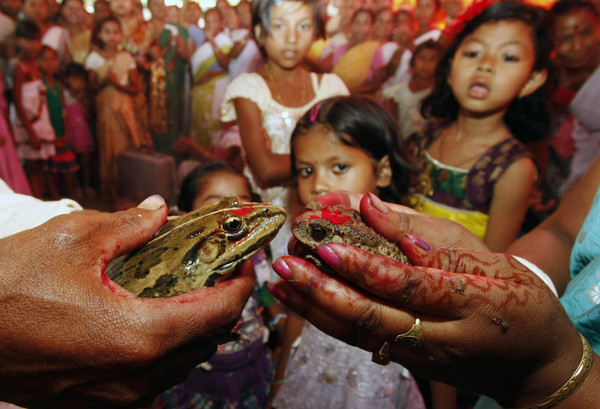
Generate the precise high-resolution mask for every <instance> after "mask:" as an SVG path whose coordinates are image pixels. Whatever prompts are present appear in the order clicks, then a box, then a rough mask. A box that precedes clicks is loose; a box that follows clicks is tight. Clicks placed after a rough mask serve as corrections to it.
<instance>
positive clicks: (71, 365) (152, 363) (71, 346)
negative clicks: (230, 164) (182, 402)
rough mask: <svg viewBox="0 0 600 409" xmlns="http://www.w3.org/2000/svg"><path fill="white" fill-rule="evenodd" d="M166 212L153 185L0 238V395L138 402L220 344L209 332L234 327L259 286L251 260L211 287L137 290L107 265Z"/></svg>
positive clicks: (19, 399) (64, 404) (49, 403)
mask: <svg viewBox="0 0 600 409" xmlns="http://www.w3.org/2000/svg"><path fill="white" fill-rule="evenodd" d="M166 217H167V206H166V205H165V203H164V201H163V200H162V199H160V198H158V197H156V196H155V197H152V198H149V199H148V200H147V201H145V202H144V203H142V205H140V206H139V207H138V208H133V209H129V210H127V211H123V212H118V213H114V214H108V213H92V214H89V213H88V214H81V215H64V216H59V217H56V218H54V219H51V220H50V221H48V222H47V223H45V224H43V225H41V226H40V227H38V228H35V229H31V230H27V231H24V232H22V233H19V234H15V235H13V236H9V237H7V238H5V239H2V240H0V303H1V304H2V309H1V310H0V334H2V335H1V336H0V400H2V401H8V402H14V403H16V404H19V405H21V406H25V407H28V408H40V407H44V408H82V407H85V408H112V407H120V406H125V405H129V406H132V407H141V406H142V405H143V404H145V403H149V402H150V401H151V399H152V398H153V397H154V396H155V395H156V394H157V393H159V392H161V391H163V390H165V389H166V388H168V387H170V386H172V385H174V384H176V383H178V382H181V381H182V380H184V379H185V377H186V376H187V374H188V371H189V370H190V369H191V368H193V367H194V366H195V365H196V364H197V363H199V362H202V361H205V360H206V359H208V358H209V357H210V356H212V354H213V353H214V352H215V350H216V345H210V343H211V342H212V341H213V338H212V337H215V336H218V335H221V334H224V333H227V332H228V331H230V330H231V328H232V327H233V326H234V325H235V324H236V323H237V321H238V319H239V316H240V314H241V312H242V309H243V307H244V304H245V302H246V300H247V299H248V297H249V295H250V293H251V291H252V288H253V286H254V278H253V276H252V273H251V265H249V264H244V265H243V266H242V267H241V268H240V269H239V271H238V274H236V275H235V276H234V277H232V278H231V279H229V280H227V281H225V282H222V283H220V284H217V285H216V286H215V287H211V288H203V289H200V290H197V291H193V292H190V293H186V294H183V295H181V296H177V297H172V298H165V299H141V298H137V297H134V296H133V295H132V294H131V293H129V292H127V291H125V290H124V289H122V288H121V287H119V286H118V285H117V284H115V283H114V282H112V281H110V280H109V279H108V278H107V277H106V276H105V275H104V274H103V271H104V269H105V267H106V264H107V263H108V262H109V261H110V260H112V259H114V258H116V257H118V256H119V255H122V254H126V253H128V252H131V251H132V250H134V249H135V248H137V247H138V246H140V245H142V244H144V243H145V242H147V241H148V240H149V239H150V238H151V237H152V236H153V235H154V233H155V232H156V231H157V230H158V229H159V227H160V226H161V225H162V224H163V223H164V222H165V220H166ZM144 402H145V403H144Z"/></svg>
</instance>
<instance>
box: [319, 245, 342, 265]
mask: <svg viewBox="0 0 600 409" xmlns="http://www.w3.org/2000/svg"><path fill="white" fill-rule="evenodd" d="M316 250H317V254H318V255H319V257H321V258H322V259H323V261H324V262H326V263H327V264H328V265H329V266H330V267H332V268H334V269H335V268H337V267H339V265H340V258H339V257H338V255H337V254H335V252H334V251H333V250H332V249H331V247H329V246H317V248H316Z"/></svg>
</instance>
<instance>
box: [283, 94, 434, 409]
mask: <svg viewBox="0 0 600 409" xmlns="http://www.w3.org/2000/svg"><path fill="white" fill-rule="evenodd" d="M291 145H292V163H293V167H292V172H293V174H294V176H295V177H296V180H297V184H298V193H299V195H300V200H301V201H302V203H303V204H304V205H306V204H308V203H309V202H311V201H313V200H315V199H316V198H317V197H319V196H321V195H323V194H325V193H328V192H333V191H335V190H339V189H343V190H349V191H352V192H359V193H367V192H374V193H376V194H378V195H380V196H381V197H386V198H387V200H390V201H392V202H396V203H401V202H402V201H403V196H404V195H405V194H406V193H407V192H408V180H409V178H408V176H409V175H408V169H409V167H408V165H407V163H406V162H405V161H404V159H403V158H402V155H401V154H400V152H399V151H398V149H397V148H396V124H395V123H394V121H393V119H392V118H391V117H390V116H389V115H388V114H387V112H386V111H385V110H384V109H383V108H381V107H380V106H379V105H377V104H376V103H375V102H373V101H371V100H369V99H366V98H356V97H340V98H332V99H328V100H326V101H324V102H322V103H321V102H319V103H317V104H316V105H315V106H314V107H313V108H312V109H311V110H310V111H309V112H308V113H307V114H305V115H304V116H303V117H302V118H301V119H300V121H299V122H298V125H297V126H296V129H295V130H294V133H293V135H292V142H291ZM298 335H300V338H299V341H296V339H297V338H298ZM294 342H297V343H298V346H297V349H295V350H294V351H293V352H291V354H290V351H291V345H292V344H293V343H294ZM295 348H296V347H295ZM288 357H289V364H288ZM286 366H287V368H286ZM274 384H275V385H279V386H278V388H279V391H278V393H277V396H276V397H275V400H274V402H273V406H274V407H277V408H296V409H302V408H335V409H338V408H367V407H368V408H375V409H376V408H407V409H415V408H424V407H425V405H424V403H423V400H422V397H421V395H420V393H419V390H418V387H417V384H416V382H415V381H414V379H413V378H412V376H411V375H410V373H409V372H408V371H407V370H406V369H404V368H403V367H401V366H399V365H390V366H386V367H378V366H377V365H374V364H373V363H372V362H371V354H370V353H368V352H366V351H361V350H359V349H358V348H354V347H351V346H348V345H347V344H344V343H343V342H340V341H337V340H335V339H334V338H332V337H329V336H328V335H325V334H324V333H323V332H321V331H319V330H317V329H316V328H315V327H313V326H312V325H311V324H309V323H306V324H304V321H303V320H302V319H301V318H299V316H297V315H289V316H288V323H287V325H286V330H285V334H284V339H283V347H282V353H281V355H280V359H279V362H278V368H277V373H276V381H275V382H274ZM300 390H302V391H303V393H301V394H300V393H298V391H300Z"/></svg>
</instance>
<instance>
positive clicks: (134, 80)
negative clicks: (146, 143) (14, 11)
mask: <svg viewBox="0 0 600 409" xmlns="http://www.w3.org/2000/svg"><path fill="white" fill-rule="evenodd" d="M94 38H97V39H98V40H97V42H96V46H97V47H98V49H97V50H94V51H92V52H91V53H90V55H89V56H88V57H87V59H86V61H85V65H86V68H87V69H88V71H89V74H90V88H91V89H92V90H93V91H95V92H96V111H97V112H96V121H97V133H96V134H97V137H98V153H99V159H100V193H101V196H103V197H104V199H108V200H111V199H114V198H116V163H115V162H116V161H115V158H116V157H117V155H118V154H119V153H120V152H122V151H123V150H125V149H127V148H128V147H130V146H134V147H136V148H137V147H139V146H140V140H141V138H142V136H141V135H142V130H141V129H140V127H139V125H138V122H137V121H136V115H135V111H134V101H133V98H134V96H135V95H136V94H137V93H138V92H139V89H140V86H139V82H138V77H137V70H136V64H135V60H134V59H133V57H132V56H131V55H130V54H129V53H128V52H126V51H119V48H118V46H119V43H120V42H121V38H122V32H121V26H120V25H119V22H118V20H117V19H115V18H114V17H107V18H105V19H104V20H102V21H100V22H99V23H98V25H97V26H96V29H95V35H94Z"/></svg>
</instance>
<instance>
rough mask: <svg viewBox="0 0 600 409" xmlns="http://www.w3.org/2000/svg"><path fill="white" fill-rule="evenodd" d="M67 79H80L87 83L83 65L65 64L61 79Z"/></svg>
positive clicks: (86, 74)
mask: <svg viewBox="0 0 600 409" xmlns="http://www.w3.org/2000/svg"><path fill="white" fill-rule="evenodd" d="M69 77H76V78H81V79H83V80H84V81H87V78H88V72H87V70H86V69H85V67H84V66H83V65H81V64H77V63H76V62H72V63H69V64H67V65H66V66H65V68H64V70H63V78H64V79H67V78H69Z"/></svg>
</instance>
